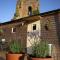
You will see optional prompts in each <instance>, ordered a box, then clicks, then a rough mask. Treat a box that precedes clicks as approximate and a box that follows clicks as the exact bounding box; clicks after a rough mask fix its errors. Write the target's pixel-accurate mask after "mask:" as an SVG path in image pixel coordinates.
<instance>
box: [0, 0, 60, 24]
mask: <svg viewBox="0 0 60 60" xmlns="http://www.w3.org/2000/svg"><path fill="white" fill-rule="evenodd" d="M59 8H60V0H40V12H41V13H42V12H47V11H51V10H54V9H59ZM15 9H16V0H1V1H0V23H2V22H6V21H10V20H11V19H12V18H13V15H14V12H15Z"/></svg>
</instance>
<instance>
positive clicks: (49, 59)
mask: <svg viewBox="0 0 60 60" xmlns="http://www.w3.org/2000/svg"><path fill="white" fill-rule="evenodd" d="M32 60H53V58H32Z"/></svg>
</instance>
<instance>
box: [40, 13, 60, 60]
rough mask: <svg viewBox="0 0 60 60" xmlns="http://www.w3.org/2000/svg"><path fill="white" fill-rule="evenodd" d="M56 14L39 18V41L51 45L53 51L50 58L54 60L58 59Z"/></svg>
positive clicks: (59, 48)
mask: <svg viewBox="0 0 60 60" xmlns="http://www.w3.org/2000/svg"><path fill="white" fill-rule="evenodd" d="M57 15H58V14H51V15H45V16H42V18H41V37H40V38H41V39H42V41H47V42H48V43H49V44H52V46H53V51H52V55H53V56H52V57H54V60H59V59H60V52H59V50H60V46H59V39H58V33H59V30H58V29H57V28H59V27H58V26H59V23H58V21H57V20H58V18H59V15H58V16H57Z"/></svg>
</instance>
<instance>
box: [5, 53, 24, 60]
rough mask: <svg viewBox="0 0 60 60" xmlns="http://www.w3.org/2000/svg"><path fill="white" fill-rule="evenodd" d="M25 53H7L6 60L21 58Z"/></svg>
mask: <svg viewBox="0 0 60 60" xmlns="http://www.w3.org/2000/svg"><path fill="white" fill-rule="evenodd" d="M22 56H23V54H7V55H6V60H20V58H21V57H22Z"/></svg>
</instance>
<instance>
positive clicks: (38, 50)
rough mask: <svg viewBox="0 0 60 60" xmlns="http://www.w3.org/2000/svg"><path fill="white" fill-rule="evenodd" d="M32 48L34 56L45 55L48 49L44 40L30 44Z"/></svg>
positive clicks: (42, 56)
mask: <svg viewBox="0 0 60 60" xmlns="http://www.w3.org/2000/svg"><path fill="white" fill-rule="evenodd" d="M32 50H33V54H32V55H33V56H34V57H41V58H44V57H47V56H48V51H49V47H48V44H47V43H46V42H38V43H36V42H35V43H34V44H33V45H32Z"/></svg>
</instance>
